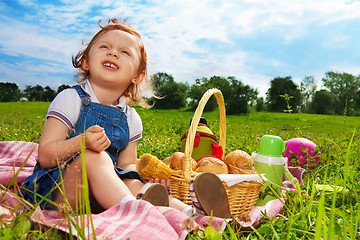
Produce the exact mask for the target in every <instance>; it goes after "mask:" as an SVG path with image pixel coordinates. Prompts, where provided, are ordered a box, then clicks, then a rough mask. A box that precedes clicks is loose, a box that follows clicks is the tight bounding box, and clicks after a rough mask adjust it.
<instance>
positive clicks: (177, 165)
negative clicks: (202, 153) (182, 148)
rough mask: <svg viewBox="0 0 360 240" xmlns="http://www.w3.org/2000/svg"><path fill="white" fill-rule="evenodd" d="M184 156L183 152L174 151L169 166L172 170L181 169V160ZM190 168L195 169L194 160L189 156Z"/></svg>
mask: <svg viewBox="0 0 360 240" xmlns="http://www.w3.org/2000/svg"><path fill="white" fill-rule="evenodd" d="M183 158H185V153H183V152H175V153H174V155H173V156H172V159H171V167H172V169H174V170H182V161H183ZM190 162H191V163H190V164H191V170H193V171H195V168H196V161H195V160H194V159H192V158H190Z"/></svg>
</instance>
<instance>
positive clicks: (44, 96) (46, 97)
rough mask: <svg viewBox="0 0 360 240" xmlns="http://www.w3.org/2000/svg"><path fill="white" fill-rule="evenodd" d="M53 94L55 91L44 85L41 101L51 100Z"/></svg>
mask: <svg viewBox="0 0 360 240" xmlns="http://www.w3.org/2000/svg"><path fill="white" fill-rule="evenodd" d="M55 96H56V93H55V91H54V90H52V89H51V88H50V87H49V86H46V87H45V88H44V90H43V93H42V98H41V101H45V102H51V101H52V100H53V99H54V97H55Z"/></svg>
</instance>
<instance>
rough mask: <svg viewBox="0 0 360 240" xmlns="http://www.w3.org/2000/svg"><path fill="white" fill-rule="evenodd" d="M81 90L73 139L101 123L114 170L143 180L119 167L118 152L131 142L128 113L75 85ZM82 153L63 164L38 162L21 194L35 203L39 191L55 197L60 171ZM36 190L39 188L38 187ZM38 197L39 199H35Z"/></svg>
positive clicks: (51, 207)
mask: <svg viewBox="0 0 360 240" xmlns="http://www.w3.org/2000/svg"><path fill="white" fill-rule="evenodd" d="M74 88H75V89H76V91H77V92H78V94H79V96H80V98H81V101H82V105H81V110H80V116H79V119H78V121H77V123H76V125H75V129H73V130H71V131H70V133H69V138H72V137H75V136H77V135H79V134H80V133H82V132H84V130H85V129H87V128H89V127H91V126H93V125H99V126H101V127H103V128H104V130H105V133H106V135H107V137H108V138H109V139H110V141H111V145H110V147H109V148H107V149H106V150H105V151H106V152H107V153H108V154H109V156H110V157H111V160H112V161H113V163H114V170H115V172H116V173H117V175H118V176H119V177H120V178H121V179H126V178H129V179H139V180H141V177H140V175H139V174H138V173H137V172H135V171H126V170H123V169H121V168H119V167H117V166H116V163H117V156H118V152H119V151H121V150H124V149H125V148H126V146H127V145H128V144H129V126H128V123H127V118H126V115H125V114H124V113H123V112H122V111H121V110H120V109H118V108H117V107H112V106H107V105H103V104H99V103H94V102H91V101H90V99H89V98H88V96H87V95H86V93H85V92H84V90H83V89H82V88H81V87H80V86H79V85H76V86H74ZM78 155H79V153H76V154H75V155H74V156H72V157H71V158H69V159H68V160H67V161H65V162H64V163H62V164H61V165H60V167H54V168H43V167H41V166H40V163H39V161H37V163H36V165H35V168H34V171H33V174H32V175H30V176H29V177H27V178H26V179H25V181H24V183H23V185H22V188H21V193H22V195H23V197H24V198H25V199H26V200H27V201H29V202H30V203H32V204H35V202H39V201H41V197H39V196H35V195H34V193H33V192H34V191H35V192H36V193H37V194H40V195H42V196H46V198H47V199H50V200H52V199H53V197H54V194H53V193H54V192H55V191H54V189H53V188H54V187H55V186H56V184H57V183H58V182H59V181H60V174H61V172H62V171H63V170H64V168H65V167H66V165H67V164H68V163H70V162H71V161H72V160H73V159H74V158H75V157H77V156H78ZM34 189H35V190H34ZM35 197H36V200H35ZM40 207H41V208H42V209H54V206H53V205H52V204H50V203H49V202H47V201H43V202H42V203H41V204H40Z"/></svg>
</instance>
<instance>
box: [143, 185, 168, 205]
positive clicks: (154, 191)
mask: <svg viewBox="0 0 360 240" xmlns="http://www.w3.org/2000/svg"><path fill="white" fill-rule="evenodd" d="M136 199H139V200H145V201H147V202H150V203H151V204H152V205H154V206H164V207H168V206H169V195H168V190H167V189H166V187H165V186H164V185H162V184H160V183H146V184H145V185H144V186H143V187H142V188H141V189H140V191H139V193H138V195H137V196H136Z"/></svg>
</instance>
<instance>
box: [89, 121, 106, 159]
mask: <svg viewBox="0 0 360 240" xmlns="http://www.w3.org/2000/svg"><path fill="white" fill-rule="evenodd" d="M84 134H85V146H86V147H87V148H89V149H91V150H93V151H96V152H102V151H105V150H106V149H107V148H108V147H109V146H110V144H111V142H110V140H109V138H108V137H107V136H106V133H105V130H104V128H102V127H100V126H98V125H94V126H91V127H89V128H88V129H87V130H86V131H85V133H84Z"/></svg>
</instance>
